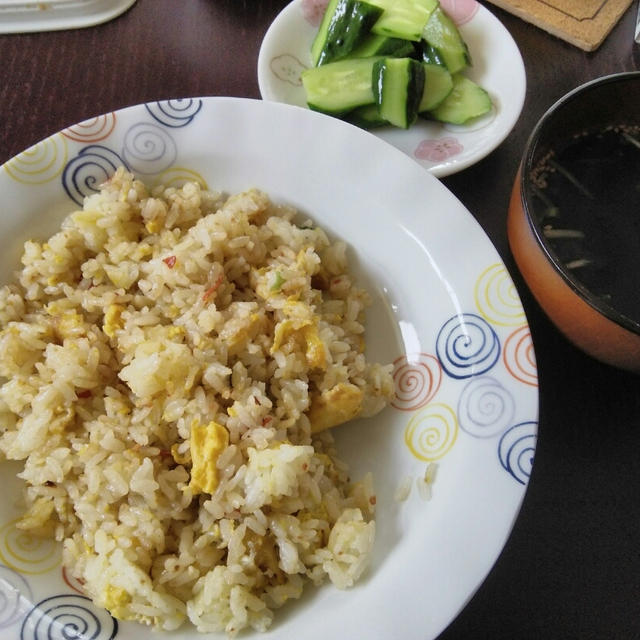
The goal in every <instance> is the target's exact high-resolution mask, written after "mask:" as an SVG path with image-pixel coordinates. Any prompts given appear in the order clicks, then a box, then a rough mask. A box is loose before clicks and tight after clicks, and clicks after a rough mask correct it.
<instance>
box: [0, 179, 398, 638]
mask: <svg viewBox="0 0 640 640" xmlns="http://www.w3.org/2000/svg"><path fill="white" fill-rule="evenodd" d="M298 218H299V215H298V214H297V212H296V211H295V210H293V209H292V208H291V207H288V206H284V205H279V204H275V203H273V202H271V201H270V199H269V197H268V196H267V195H266V194H265V193H262V192H260V191H258V190H249V191H246V192H244V193H240V194H237V195H233V196H231V197H227V196H225V195H223V194H222V193H216V192H212V191H208V190H205V189H204V188H202V187H201V186H200V185H199V184H198V183H197V182H188V183H186V184H184V185H183V186H181V187H179V188H175V187H169V188H166V187H163V186H160V187H156V188H154V189H150V188H147V187H146V186H145V185H144V184H143V183H142V182H141V181H139V180H137V179H135V177H134V176H133V175H131V174H129V173H128V172H127V171H125V170H124V169H122V168H120V169H118V171H117V172H116V173H115V175H114V176H113V177H112V178H111V179H110V180H109V181H108V182H106V183H105V184H104V185H102V186H101V188H100V190H99V192H98V193H96V194H95V195H91V196H89V197H87V198H86V199H85V202H84V205H83V207H82V209H80V210H77V211H74V212H73V213H71V214H70V215H69V216H68V217H67V218H66V219H65V220H64V222H63V224H62V228H61V230H60V231H59V232H58V233H56V234H55V235H53V236H52V237H51V238H50V239H49V240H48V241H47V242H44V243H40V242H36V241H29V242H26V243H25V245H24V252H23V255H22V269H21V271H20V272H19V273H18V274H17V279H16V281H15V282H14V283H12V284H9V285H6V286H4V287H3V288H2V289H0V382H2V386H1V387H0V433H1V435H0V457H3V458H5V459H7V460H21V461H24V469H23V470H22V471H21V473H20V474H19V476H20V478H22V479H23V480H24V482H25V503H26V506H25V511H24V515H23V516H22V518H21V519H20V521H19V523H18V525H17V526H18V527H19V528H21V529H23V530H25V531H26V532H29V533H30V534H33V535H38V536H48V537H53V538H54V539H55V540H58V541H60V542H62V544H63V562H64V564H65V566H66V567H67V569H68V570H69V571H70V572H71V573H72V574H73V575H74V576H76V577H77V578H78V579H80V580H81V581H82V582H83V583H84V588H85V590H86V592H87V594H88V595H89V596H90V597H91V598H92V599H93V600H94V601H95V603H96V604H97V605H99V606H101V607H104V608H106V609H107V610H109V612H110V613H111V614H112V615H113V616H115V617H117V618H120V619H123V620H136V621H139V622H142V623H145V624H149V625H153V626H154V627H156V628H159V629H165V630H170V629H175V628H177V627H179V626H180V625H182V624H183V623H184V622H186V621H187V620H190V621H191V623H193V625H195V627H196V628H197V629H198V630H199V631H201V632H211V631H226V632H227V633H229V634H232V635H233V634H235V633H237V632H238V631H239V630H241V629H243V628H246V627H251V628H254V629H257V630H265V629H266V628H267V627H268V626H269V624H270V623H271V621H272V619H273V610H274V609H276V608H278V607H280V606H281V605H283V604H284V603H285V602H286V601H287V600H288V599H291V598H298V597H299V596H300V595H301V593H302V590H303V587H304V585H305V583H313V584H316V585H319V584H321V583H322V582H324V581H326V580H327V578H328V580H329V581H330V582H332V583H333V584H334V585H335V586H336V587H338V588H341V589H342V588H347V587H350V586H352V585H353V584H354V582H355V581H356V580H357V579H358V578H359V577H360V575H361V574H362V572H363V571H364V570H365V568H366V566H367V562H368V560H369V557H370V554H371V550H372V546H373V542H374V532H375V524H374V519H373V516H374V510H375V494H374V489H373V481H372V477H371V474H367V475H366V476H365V477H364V478H362V479H360V480H359V481H358V482H355V483H352V482H350V480H349V477H348V470H347V468H346V466H345V464H344V463H343V462H341V461H340V459H339V458H338V457H337V455H336V450H335V447H334V441H333V437H332V435H331V431H330V428H331V427H334V426H336V425H338V424H341V423H343V422H345V421H347V420H350V419H352V418H355V417H365V416H371V415H374V414H376V413H378V412H379V411H380V410H381V409H382V408H383V407H384V406H385V405H386V404H387V403H388V401H389V400H390V399H391V397H392V395H393V382H392V378H391V371H390V367H389V366H388V365H380V364H376V363H368V362H367V361H366V360H365V355H364V324H363V323H364V311H365V307H366V306H367V305H368V304H369V303H370V299H369V296H368V294H367V293H366V292H365V291H364V290H363V289H361V288H359V287H358V286H357V284H356V283H355V282H354V279H353V277H352V276H350V275H349V272H348V263H347V247H346V245H345V244H344V243H343V242H340V241H338V242H331V241H330V240H329V238H328V237H327V235H326V234H325V232H324V231H323V230H322V229H320V228H319V227H317V226H316V225H315V224H314V223H313V222H312V221H311V220H306V221H303V222H300V221H299V220H298ZM296 220H298V221H297V222H296Z"/></svg>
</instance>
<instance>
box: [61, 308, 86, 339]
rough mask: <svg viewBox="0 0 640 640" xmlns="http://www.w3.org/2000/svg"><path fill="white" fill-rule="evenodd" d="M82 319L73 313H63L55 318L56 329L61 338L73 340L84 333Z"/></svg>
mask: <svg viewBox="0 0 640 640" xmlns="http://www.w3.org/2000/svg"><path fill="white" fill-rule="evenodd" d="M83 324H84V318H83V317H82V316H81V315H80V314H79V313H76V312H75V311H65V312H64V313H63V314H62V315H61V316H59V317H57V318H56V329H57V330H58V333H59V334H60V336H61V337H62V338H75V337H78V336H80V335H82V334H83V333H84V327H83Z"/></svg>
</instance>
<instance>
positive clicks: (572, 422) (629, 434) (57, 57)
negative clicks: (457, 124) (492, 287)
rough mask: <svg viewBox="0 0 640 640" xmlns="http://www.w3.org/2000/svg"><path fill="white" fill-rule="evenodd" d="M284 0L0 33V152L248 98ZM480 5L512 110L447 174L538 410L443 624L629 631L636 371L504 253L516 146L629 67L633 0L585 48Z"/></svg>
mask: <svg viewBox="0 0 640 640" xmlns="http://www.w3.org/2000/svg"><path fill="white" fill-rule="evenodd" d="M286 2H287V0H188V1H184V0H183V1H179V0H138V1H137V3H136V4H135V5H134V6H133V7H132V8H131V9H130V10H129V11H128V12H126V13H125V14H123V15H122V16H120V17H119V18H117V19H115V20H113V21H111V22H109V23H106V24H104V25H100V26H97V27H92V28H87V29H80V30H75V31H61V32H50V33H38V34H24V35H3V36H0V123H1V124H0V163H2V162H4V161H6V160H8V159H9V158H10V157H12V156H13V155H15V154H16V153H18V152H20V151H22V150H23V149H25V148H26V147H28V146H29V145H31V144H33V143H35V142H37V141H39V140H41V139H42V138H44V137H46V136H48V135H50V134H52V133H55V132H57V131H59V130H60V129H62V128H64V127H66V126H68V125H71V124H74V123H76V122H79V121H82V120H84V119H86V118H89V117H91V116H94V115H98V114H101V113H106V112H109V111H112V110H115V109H118V108H121V107H125V106H128V105H131V104H137V103H141V102H145V101H149V100H160V99H166V98H179V97H189V96H200V95H228V96H244V97H253V98H259V97H260V95H259V91H258V83H257V77H256V61H257V56H258V50H259V47H260V43H261V40H262V37H263V35H264V33H265V31H266V29H267V27H268V26H269V24H270V22H271V21H272V20H273V19H274V18H275V16H276V15H277V14H278V12H279V11H280V10H281V9H282V8H283V7H284V6H285V4H286ZM487 7H488V8H489V10H490V11H492V12H493V13H494V14H495V15H496V16H497V17H498V18H499V19H500V20H501V21H502V22H503V24H504V25H505V26H506V27H507V29H508V30H509V31H510V32H511V34H512V36H513V37H514V39H515V40H516V42H517V44H518V46H519V47H520V50H521V52H522V55H523V58H524V61H525V65H526V70H527V77H528V90H527V97H526V102H525V105H524V110H523V113H522V115H521V117H520V120H519V122H518V123H517V125H516V126H515V128H514V130H513V132H512V133H511V135H510V136H509V137H508V138H507V140H506V141H505V142H504V143H503V144H502V145H501V146H500V147H499V148H498V149H497V150H495V151H494V152H493V153H492V154H490V155H489V156H488V157H487V158H486V159H484V160H483V161H481V162H479V163H478V164H477V165H475V166H473V167H471V168H469V169H467V170H465V171H463V172H461V173H459V174H457V175H454V176H451V177H449V178H446V179H444V180H443V182H444V183H445V184H446V186H447V187H448V188H449V189H451V191H453V193H455V194H456V195H457V196H458V197H459V198H460V199H461V200H462V202H464V204H465V205H466V206H467V207H468V209H469V210H470V211H471V213H472V214H473V215H474V216H475V217H476V218H477V220H478V221H479V223H480V224H481V225H482V226H483V227H484V229H485V231H486V232H487V234H488V235H489V237H490V238H491V239H492V241H493V242H494V244H495V245H496V247H497V249H498V251H499V252H500V254H501V255H502V257H503V259H504V261H505V263H506V264H507V267H508V268H509V269H510V271H511V273H512V275H513V277H514V280H515V282H516V285H517V286H518V289H519V291H520V293H521V296H522V299H523V303H524V305H525V309H526V311H527V314H528V317H529V321H530V325H531V330H532V335H533V339H534V344H535V348H536V353H537V361H538V369H539V376H540V425H539V439H538V449H537V453H536V460H535V465H534V470H533V474H532V477H531V481H530V484H529V489H528V493H527V497H526V499H525V502H524V506H523V509H522V512H521V514H520V516H519V518H518V520H517V522H516V524H515V528H514V530H513V533H512V535H511V537H510V539H509V541H508V543H507V545H506V547H505V549H504V552H503V553H502V555H501V556H500V558H499V560H498V562H497V564H496V565H495V567H494V569H493V571H492V572H491V574H490V575H489V577H488V578H487V580H486V581H485V583H484V584H483V585H482V586H481V587H480V589H479V590H478V592H477V593H476V595H475V596H474V598H473V599H472V600H471V602H470V603H469V604H468V606H467V607H466V608H465V609H464V611H463V612H462V613H461V614H460V616H459V617H458V618H457V619H456V620H455V621H454V622H453V623H452V624H451V626H450V627H449V628H448V629H447V630H446V631H445V632H444V634H443V635H442V639H443V640H454V639H457V638H465V639H466V638H473V639H476V638H488V639H491V640H499V639H501V638H505V639H509V640H524V639H528V638H531V639H536V640H537V639H542V640H554V639H556V638H557V639H563V640H565V639H573V638H576V639H582V640H587V639H595V638H598V639H606V640H611V639H614V638H615V639H627V638H629V639H630V638H640V499H639V489H640V377H638V376H634V375H631V374H628V373H623V372H621V371H617V370H615V369H612V368H610V367H607V366H605V365H602V364H599V363H598V362H596V361H594V360H592V359H590V358H588V357H587V356H585V355H583V354H582V353H580V352H579V351H577V350H576V349H575V348H573V347H572V346H571V345H570V344H569V343H568V342H567V341H566V340H565V339H564V338H563V337H562V336H561V335H560V334H559V333H558V332H557V331H556V330H555V329H554V327H553V326H552V325H551V324H550V323H549V321H548V320H547V319H546V317H545V316H544V314H543V313H542V312H541V310H540V309H539V308H538V306H537V305H536V303H535V302H534V301H533V299H532V297H531V296H530V295H529V293H528V291H527V289H526V287H525V285H524V284H523V281H522V279H521V278H520V276H519V274H518V272H517V269H516V268H515V265H514V262H513V259H512V257H511V254H510V251H509V246H508V243H507V237H506V229H505V219H506V211H507V204H508V200H509V194H510V190H511V184H512V181H513V178H514V176H515V173H516V169H517V165H518V160H519V158H520V155H521V153H522V149H523V145H524V143H525V140H526V138H527V136H528V134H529V132H530V131H531V129H532V127H533V125H534V123H535V122H536V120H537V119H538V118H539V116H540V115H542V113H543V112H544V111H545V110H546V108H547V107H548V106H550V105H551V104H552V103H553V102H554V101H555V100H556V99H557V98H559V97H560V96H562V95H563V94H564V93H566V92H567V91H568V90H570V89H572V88H573V87H575V86H577V85H579V84H581V83H582V82H584V81H586V80H589V79H591V78H595V77H597V76H600V75H606V74H609V73H613V72H619V71H628V70H633V69H638V68H640V65H639V62H640V48H639V47H640V45H634V43H633V30H634V19H635V13H636V9H635V6H634V7H633V8H631V9H629V10H628V11H627V12H626V13H625V15H624V16H623V18H622V20H621V21H620V22H619V23H618V25H617V26H616V27H615V28H614V30H613V32H612V33H611V34H610V35H609V37H608V38H607V40H606V41H605V43H604V44H603V45H602V46H601V47H600V49H599V50H598V51H596V52H595V53H590V54H588V53H584V52H582V51H581V50H579V49H576V48H574V47H572V46H571V45H569V44H566V43H564V42H562V41H560V40H558V39H556V38H554V37H553V36H550V35H548V34H547V33H545V32H543V31H542V30H540V29H537V28H536V27H533V26H531V25H529V24H526V23H525V22H523V21H521V20H519V19H518V18H515V17H513V16H511V15H509V14H507V13H505V12H503V11H501V10H499V9H497V8H495V7H494V6H493V5H489V4H487ZM638 108H640V105H638ZM1 211H2V204H1V195H0V212H1ZM425 606H428V603H425ZM392 613H393V612H392V605H390V615H392ZM7 640H9V639H7ZM350 640H356V639H350Z"/></svg>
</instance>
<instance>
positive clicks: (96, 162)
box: [62, 144, 128, 206]
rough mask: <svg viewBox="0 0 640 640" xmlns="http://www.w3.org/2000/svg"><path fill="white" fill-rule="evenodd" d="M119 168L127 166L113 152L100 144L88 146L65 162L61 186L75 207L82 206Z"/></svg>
mask: <svg viewBox="0 0 640 640" xmlns="http://www.w3.org/2000/svg"><path fill="white" fill-rule="evenodd" d="M119 166H125V167H126V166H127V165H126V162H125V161H124V160H123V159H122V158H121V157H120V156H119V155H118V154H117V153H116V152H115V151H112V150H111V149H109V148H107V147H104V146H102V145H100V144H93V145H90V146H88V147H85V148H84V149H82V150H81V151H79V152H78V155H77V156H76V157H75V158H72V159H71V160H69V162H67V164H66V166H65V168H64V171H63V172H62V186H63V187H64V190H65V191H66V192H67V195H68V196H69V197H70V198H71V199H72V200H73V201H74V202H75V203H76V204H77V205H79V206H82V202H83V200H84V198H85V197H86V196H89V195H91V194H92V193H97V192H98V187H99V186H100V185H101V184H102V183H103V182H104V181H105V180H108V179H109V178H110V177H111V176H112V175H113V174H114V173H115V171H116V169H117V168H118V167H119ZM127 168H128V167H127Z"/></svg>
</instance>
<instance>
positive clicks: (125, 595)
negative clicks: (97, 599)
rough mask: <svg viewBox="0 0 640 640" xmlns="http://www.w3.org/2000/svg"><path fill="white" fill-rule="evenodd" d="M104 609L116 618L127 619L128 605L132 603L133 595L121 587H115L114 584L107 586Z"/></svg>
mask: <svg viewBox="0 0 640 640" xmlns="http://www.w3.org/2000/svg"><path fill="white" fill-rule="evenodd" d="M103 595H104V598H103V602H104V605H103V606H104V607H105V609H108V610H109V613H111V615H112V616H113V617H114V618H120V619H126V618H127V614H128V612H127V609H126V607H127V605H128V604H129V603H130V602H131V595H130V594H129V592H128V591H126V590H125V589H122V588H121V587H114V586H113V585H112V584H109V585H107V588H106V589H105V592H104V594H103Z"/></svg>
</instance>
